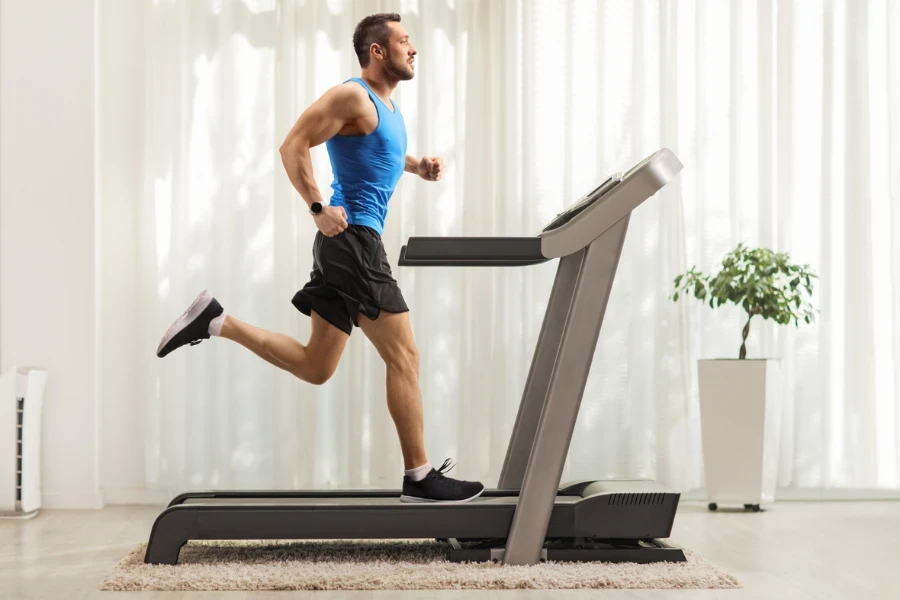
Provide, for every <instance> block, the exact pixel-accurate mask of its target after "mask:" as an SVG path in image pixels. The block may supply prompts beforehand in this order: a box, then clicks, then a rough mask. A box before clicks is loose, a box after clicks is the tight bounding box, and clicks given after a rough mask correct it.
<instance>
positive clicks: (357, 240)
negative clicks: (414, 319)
mask: <svg viewBox="0 0 900 600" xmlns="http://www.w3.org/2000/svg"><path fill="white" fill-rule="evenodd" d="M291 303H292V304H293V305H294V306H296V307H297V310H299V311H300V312H302V313H303V314H304V315H306V316H309V315H310V312H311V311H316V313H318V314H319V316H321V317H322V318H323V319H325V320H326V321H328V322H329V323H331V324H332V325H334V326H335V327H337V328H338V329H340V330H341V331H343V332H344V333H346V334H347V335H350V332H351V331H353V326H354V325H356V326H357V327H359V322H358V320H357V315H359V313H362V314H364V315H365V316H367V317H368V318H370V319H377V318H378V315H379V314H380V313H381V311H382V310H385V311H387V312H392V313H400V312H406V311H408V310H409V308H408V307H407V306H406V300H404V299H403V294H402V293H400V288H399V287H398V286H397V282H396V281H395V280H394V278H393V276H392V275H391V266H390V264H388V259H387V254H386V253H385V251H384V244H382V243H381V236H379V235H378V232H377V231H375V230H374V229H372V228H371V227H365V226H362V225H350V226H348V227H347V229H345V230H344V231H343V232H342V233H339V234H338V235H336V236H334V237H327V236H326V235H324V234H323V233H322V232H321V231H319V232H317V233H316V240H315V242H314V243H313V270H312V273H310V280H309V283H307V284H306V285H304V286H303V289H302V290H300V291H299V292H297V293H296V294H294V299H293V300H291Z"/></svg>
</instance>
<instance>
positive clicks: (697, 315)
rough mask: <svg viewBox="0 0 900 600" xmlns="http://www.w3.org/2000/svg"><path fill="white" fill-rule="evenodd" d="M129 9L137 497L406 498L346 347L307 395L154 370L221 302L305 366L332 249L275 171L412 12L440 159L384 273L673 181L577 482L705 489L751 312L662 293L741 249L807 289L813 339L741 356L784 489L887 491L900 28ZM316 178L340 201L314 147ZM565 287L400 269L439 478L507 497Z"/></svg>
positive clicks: (888, 9) (234, 7) (566, 5)
mask: <svg viewBox="0 0 900 600" xmlns="http://www.w3.org/2000/svg"><path fill="white" fill-rule="evenodd" d="M142 10H143V11H144V16H145V17H146V28H145V30H144V35H145V36H146V40H145V44H144V45H143V48H144V49H143V51H142V54H141V55H140V56H137V55H136V56H135V63H134V68H135V69H141V70H143V72H144V82H145V90H146V93H145V99H144V104H143V106H142V107H140V111H139V114H140V118H141V119H142V122H143V123H144V127H145V136H144V140H145V143H144V146H143V148H142V149H141V148H124V149H121V151H123V152H131V153H140V155H141V158H140V165H141V166H140V183H137V182H135V185H134V188H133V196H131V197H130V198H128V199H127V201H128V202H133V203H135V206H136V209H135V210H136V211H137V214H138V215H139V217H138V218H137V220H136V222H135V223H134V224H133V225H132V226H133V227H134V229H135V232H136V235H134V236H133V238H129V240H128V242H127V243H117V244H106V245H103V244H101V247H102V252H103V253H112V254H120V253H132V254H134V255H135V256H136V257H137V259H136V268H134V269H133V270H130V271H119V272H116V273H112V274H110V273H107V276H109V277H115V278H117V282H118V285H119V290H118V293H116V294H112V293H110V294H109V295H108V297H105V298H104V303H105V304H106V305H107V306H109V305H111V304H113V305H114V304H115V303H116V302H117V301H118V300H117V299H118V298H124V297H140V298H141V299H142V300H141V302H140V305H141V310H142V313H141V317H140V323H139V324H138V325H136V326H135V327H136V328H137V329H138V330H139V334H138V335H139V337H140V339H141V340H142V342H143V343H142V346H141V348H142V350H140V351H139V352H138V351H135V350H127V349H126V350H123V352H126V354H124V355H123V356H121V357H120V359H121V360H128V361H129V363H130V364H138V365H139V368H138V369H136V371H137V373H138V374H137V375H136V376H135V377H134V379H133V380H132V381H130V386H131V387H130V389H124V387H123V386H121V385H120V386H119V388H118V389H117V388H116V386H114V385H108V386H106V387H105V388H104V392H103V394H104V397H103V402H104V404H106V405H111V404H120V403H122V402H126V401H127V402H129V404H128V406H129V407H130V410H132V411H134V412H135V414H139V415H140V418H139V419H133V420H132V424H131V425H129V426H130V427H131V428H132V431H131V435H130V436H128V440H129V441H128V444H130V448H131V453H132V454H133V455H134V456H135V457H137V458H136V459H135V461H136V463H137V462H139V464H135V465H134V467H135V469H138V470H141V471H142V473H143V482H144V483H143V485H145V486H146V488H148V489H153V490H159V491H164V492H174V491H177V490H181V489H188V488H210V487H217V488H249V487H261V488H297V487H397V486H398V485H399V483H400V474H401V470H402V460H401V456H400V451H399V444H398V442H397V440H396V434H395V431H394V428H393V424H392V422H391V420H390V417H389V415H388V412H387V410H386V405H385V391H384V369H383V366H382V363H381V361H380V359H379V358H378V356H377V354H376V353H375V352H374V350H373V349H372V348H371V347H370V346H369V345H368V343H367V342H366V340H365V338H364V336H363V335H361V332H359V331H355V332H354V334H353V335H352V337H351V342H350V344H349V346H348V348H347V351H346V354H345V356H344V358H343V361H342V363H341V365H340V367H339V369H338V371H337V373H336V375H335V376H334V378H333V379H332V380H331V381H330V382H329V383H328V384H327V385H325V386H323V387H319V388H317V387H312V386H309V385H306V384H303V383H301V382H299V381H297V380H295V379H293V378H292V377H291V376H289V375H287V374H285V373H282V372H280V371H278V370H276V369H274V368H273V367H271V366H270V365H268V364H267V363H264V362H263V361H261V360H259V359H257V358H256V357H254V356H253V355H251V354H250V353H249V352H247V351H245V350H243V349H242V348H240V347H237V346H235V345H233V344H230V343H227V342H224V341H221V340H213V341H210V342H205V343H204V344H203V345H201V346H199V347H197V348H191V349H189V350H183V351H180V352H178V353H176V354H173V355H172V356H171V357H169V358H167V359H166V360H164V361H159V360H157V359H155V358H153V357H152V352H151V350H152V349H154V348H155V347H156V342H157V341H158V339H159V337H160V336H161V334H162V333H163V331H164V330H165V328H166V326H167V325H168V324H169V323H170V322H171V320H172V319H173V318H174V317H176V316H177V315H178V314H179V313H180V312H181V311H182V310H183V309H184V307H185V306H186V304H187V303H188V302H190V300H191V299H192V298H193V297H194V296H195V295H196V294H197V293H198V292H199V291H200V290H201V289H204V288H209V289H210V290H212V291H213V293H215V294H216V295H217V297H218V298H219V299H220V300H221V301H222V302H223V304H224V305H225V307H226V308H227V309H228V310H229V311H230V312H232V313H233V314H235V315H236V316H238V317H239V318H242V319H244V320H247V321H250V322H252V323H254V324H257V325H259V326H261V327H265V328H269V329H273V330H277V331H282V332H285V333H289V334H292V335H295V336H297V337H298V338H299V339H301V340H304V341H305V340H306V339H307V336H308V334H309V322H308V319H306V317H303V316H302V315H300V314H299V313H297V311H296V310H295V309H294V308H293V306H292V305H291V304H290V298H291V296H292V295H293V293H294V292H295V291H296V290H297V289H298V288H299V287H300V286H302V285H303V283H304V282H305V281H306V279H307V276H308V273H309V270H310V267H311V255H310V247H311V242H312V238H313V235H314V233H315V229H314V227H313V225H312V223H311V222H310V220H309V218H308V215H307V214H306V212H305V207H304V205H303V204H302V201H301V200H300V199H299V198H298V196H297V194H296V192H295V191H294V190H293V188H292V187H291V186H290V183H289V182H288V180H287V177H286V176H285V175H284V173H283V170H282V167H281V165H280V161H279V160H278V155H277V147H278V145H279V144H280V142H281V139H282V137H283V135H284V134H285V132H286V131H287V130H288V129H289V128H290V126H291V124H292V123H293V121H294V120H295V119H296V117H297V116H298V115H299V113H300V112H301V111H302V110H303V108H305V106H307V105H308V104H309V103H310V102H312V101H313V100H314V99H315V98H316V97H318V96H319V95H320V94H321V93H322V92H324V91H325V90H326V89H327V88H329V87H330V86H332V85H335V84H337V83H339V82H341V81H343V80H345V79H346V78H348V77H351V76H354V75H356V74H358V72H359V67H358V64H357V63H356V59H355V56H354V55H353V52H352V47H351V43H350V39H351V34H352V31H353V27H354V25H355V24H356V22H357V21H358V20H359V19H360V18H362V17H363V16H365V15H366V14H370V13H373V12H381V11H396V12H400V13H401V14H402V16H403V23H404V25H405V27H406V28H407V30H408V31H409V32H410V33H411V35H412V40H413V42H414V44H415V45H416V46H417V48H418V50H419V61H418V68H417V72H418V74H417V76H416V78H415V79H414V80H413V81H411V82H408V83H403V84H401V85H400V86H399V88H398V90H397V92H396V94H395V100H396V101H397V103H398V104H399V106H400V108H401V110H402V111H403V114H404V117H405V119H406V122H407V127H408V131H409V139H410V148H409V150H410V153H412V154H416V155H421V154H426V153H428V154H438V155H441V156H443V157H444V158H445V161H446V175H445V178H444V180H443V182H442V183H440V184H429V183H425V182H423V181H420V180H417V179H416V178H414V177H412V176H409V175H407V176H405V177H404V178H403V180H402V181H401V183H400V187H399V188H398V191H397V193H396V194H395V196H394V198H393V199H392V201H391V205H390V214H389V217H388V221H387V227H386V231H385V236H384V241H385V245H386V246H387V249H388V253H389V256H390V258H391V260H392V261H396V256H397V254H398V252H399V249H400V246H401V244H402V243H403V241H404V240H405V239H406V238H407V237H409V236H412V235H528V234H533V233H536V232H537V231H538V230H539V229H540V228H541V227H542V226H543V225H544V224H545V223H546V222H547V221H549V219H550V218H552V217H553V216H554V215H555V214H556V213H557V212H559V211H560V210H561V209H563V208H565V207H566V206H567V205H568V204H570V203H571V202H572V201H574V200H575V199H576V198H577V197H578V196H579V195H580V194H582V193H584V191H586V190H587V189H589V188H590V187H591V186H593V185H595V184H596V183H598V182H599V181H601V180H602V179H604V178H605V177H606V176H607V175H608V174H609V173H611V172H613V171H616V170H623V169H626V168H628V167H630V166H631V165H633V164H634V163H636V162H637V161H639V160H640V159H642V158H644V157H645V156H646V155H648V154H650V153H651V152H653V151H655V150H656V149H658V148H660V147H662V146H668V147H670V148H672V149H673V150H674V151H675V153H676V154H677V155H678V156H679V157H680V158H681V160H682V162H683V163H684V164H685V169H684V171H683V172H682V174H681V175H680V177H679V179H678V180H677V181H676V182H674V183H673V184H671V185H669V186H668V187H667V188H665V189H664V190H663V191H662V192H661V193H660V194H659V195H658V196H657V197H655V198H654V199H652V200H651V201H649V202H647V203H646V204H645V205H644V206H642V207H641V208H640V209H639V210H638V211H637V212H636V213H635V215H634V217H633V219H632V223H631V226H630V231H629V235H628V239H627V241H626V245H625V249H624V253H623V256H622V260H621V263H620V266H619V271H618V275H617V279H616V282H615V285H614V288H613V293H612V298H611V300H610V304H609V308H608V310H607V314H606V319H605V321H604V326H603V330H602V333H601V337H600V341H599V344H598V347H597V351H596V355H595V358H594V363H593V369H592V373H591V377H590V380H589V382H588V386H587V389H586V391H585V396H584V401H583V404H582V409H581V414H580V418H579V421H578V425H577V430H576V432H575V436H574V438H573V440H572V446H571V450H570V453H569V460H568V463H567V467H566V472H565V473H564V478H580V477H596V478H606V477H653V478H658V479H660V480H661V481H663V482H666V483H668V484H670V485H672V486H674V487H676V488H678V489H681V490H688V489H694V488H698V487H701V486H702V484H703V468H702V458H701V456H702V455H701V447H700V435H699V415H698V408H697V399H696V366H695V364H696V362H695V361H696V359H698V358H709V357H732V356H735V355H736V353H737V350H738V347H739V345H740V343H739V336H740V329H741V327H742V324H743V323H742V320H741V315H740V313H739V312H738V311H737V310H732V309H726V308H723V309H720V310H718V311H715V312H713V311H710V310H709V309H708V307H707V308H704V307H702V306H700V305H699V303H698V304H697V305H691V304H679V305H675V304H672V303H671V302H669V301H668V300H667V297H668V294H669V292H670V288H671V281H672V279H673V278H674V276H675V275H676V274H677V273H679V272H681V271H683V270H684V269H686V268H687V267H688V266H690V265H691V264H697V265H698V266H699V267H700V268H701V269H706V270H708V269H712V268H714V266H715V264H716V262H717V261H718V259H720V258H721V256H722V255H723V254H724V253H725V252H726V251H727V250H729V249H731V248H732V247H733V246H734V245H735V244H736V243H738V242H739V241H745V242H747V243H750V244H754V245H763V246H768V247H772V248H775V249H777V250H786V251H790V252H791V253H792V256H793V257H794V259H795V260H797V261H800V262H807V263H810V264H812V265H813V266H814V267H815V268H816V269H817V270H818V271H819V273H820V275H821V279H820V281H819V282H818V289H817V294H816V301H817V305H818V307H819V308H820V309H821V314H820V317H819V321H818V323H817V324H816V325H815V326H812V327H804V328H801V329H799V330H794V329H787V328H782V329H777V328H775V327H773V326H771V325H769V324H766V325H763V324H762V323H755V324H754V330H753V332H752V334H751V338H750V342H749V351H750V354H751V355H752V356H771V357H780V358H782V359H783V368H784V372H785V375H786V376H785V383H784V393H785V405H784V417H785V430H784V435H783V439H782V459H781V477H780V484H781V485H782V486H794V487H802V488H856V489H863V488H867V489H871V488H897V487H898V486H900V464H898V458H900V450H898V446H900V412H898V405H900V403H898V398H900V385H898V384H900V381H898V379H897V375H896V373H897V372H898V368H897V367H898V361H900V335H898V328H900V308H898V307H900V284H896V283H895V282H896V281H900V242H898V241H897V240H900V236H898V235H897V234H898V233H900V209H898V208H897V205H898V202H900V89H898V86H900V83H898V82H900V50H898V47H900V42H898V40H900V5H898V4H897V3H896V2H892V1H889V0H869V1H868V2H863V1H853V2H849V1H847V2H841V1H834V2H831V1H827V0H826V1H824V2H821V3H819V2H800V1H796V2H793V1H780V2H776V1H774V0H768V1H766V0H761V1H759V2H750V1H744V2H739V1H735V2H724V1H722V2H720V1H706V2H702V1H697V2H687V1H679V2H677V3H676V2H674V1H673V2H669V1H664V0H645V1H631V0H620V1H612V0H607V1H593V0H585V1H583V2H582V1H577V0H572V1H562V0H559V1H556V0H536V1H533V2H513V1H497V0H482V1H466V0H456V1H454V0H438V1H424V0H404V1H396V0H395V1H387V0H382V1H371V2H364V1H356V2H349V1H341V0H328V1H327V2H320V1H313V0H306V1H304V0H279V1H275V0H257V1H253V0H245V1H238V0H219V1H208V2H206V1H205V2H194V1H187V0H156V1H154V2H152V3H149V2H148V3H146V4H145V5H144V6H143V8H142ZM102 80H103V78H102V77H101V81H102ZM102 95H103V90H101V97H102ZM111 101H115V99H112V100H111ZM102 118H103V116H102V114H101V121H102ZM101 124H102V123H101ZM108 151H109V152H112V150H108ZM114 159H115V157H113V156H101V166H102V165H103V164H104V161H106V163H105V164H110V163H111V162H114ZM313 161H314V167H315V171H316V176H317V181H318V182H319V185H320V188H321V189H322V190H323V191H324V192H326V193H327V191H328V189H329V188H328V186H329V184H330V181H331V173H330V169H329V165H328V159H327V155H326V152H325V149H324V147H321V148H317V149H315V150H314V151H313ZM101 171H102V173H103V175H102V176H103V177H109V176H111V175H108V174H107V173H108V172H109V171H110V170H106V171H103V170H102V168H101ZM107 201H110V200H104V202H107ZM116 201H122V200H121V199H117V200H116ZM108 262H110V263H112V262H113V261H111V260H110V261H108ZM100 264H101V268H102V265H104V264H106V263H105V262H104V259H103V257H102V256H101V262H100ZM554 272H555V264H547V265H542V266H538V267H531V268H522V269H453V268H448V269H433V268H424V269H409V268H397V267H396V266H395V269H394V274H395V276H396V277H397V279H398V281H399V282H400V285H401V288H402V289H403V290H404V292H405V295H406V297H407V300H408V302H409V304H410V307H411V309H412V321H413V328H414V332H415V335H416V339H417V342H418V345H419V348H420V351H421V354H422V362H421V365H422V373H421V383H422V391H423V398H424V403H425V420H426V423H425V429H426V443H427V449H428V452H429V455H430V456H431V459H432V461H433V462H434V461H440V460H443V458H444V457H446V456H454V457H456V458H457V459H458V461H459V467H458V468H457V471H456V474H457V475H458V476H462V477H465V478H468V479H482V480H484V481H485V482H486V483H488V484H489V485H490V484H493V483H496V479H497V476H498V474H499V470H500V467H501V464H502V460H503V453H504V452H505V449H506V443H507V440H508V436H509V433H510V429H511V426H512V423H513V421H514V418H515V413H516V409H517V406H518V402H519V397H520V393H521V390H522V387H523V385H524V379H525V376H526V374H527V371H528V367H529V364H530V358H531V352H532V350H533V347H534V343H535V341H536V338H537V334H538V331H539V328H540V324H541V319H542V317H543V310H544V306H545V303H546V300H547V296H548V294H549V290H550V286H551V283H552V279H553V276H554ZM124 290H130V294H125V293H124ZM101 343H102V344H103V345H104V346H103V348H104V349H105V350H106V352H107V353H110V354H114V353H115V351H116V349H117V348H119V346H117V345H116V344H118V343H119V342H118V341H117V340H115V339H114V338H105V339H103V340H102V342H101ZM129 394H130V395H132V396H133V397H129V398H128V399H127V400H126V399H125V396H126V395H129ZM105 426H107V427H114V426H116V425H115V424H105ZM136 448H137V449H138V450H135V449H136ZM120 450H121V449H120ZM107 484H108V485H115V482H110V481H107Z"/></svg>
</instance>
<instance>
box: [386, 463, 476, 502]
mask: <svg viewBox="0 0 900 600" xmlns="http://www.w3.org/2000/svg"><path fill="white" fill-rule="evenodd" d="M455 466H456V465H454V464H451V463H450V459H449V458H448V459H447V460H445V461H444V464H442V465H441V468H440V469H431V472H430V473H429V474H428V475H426V476H425V478H424V479H422V480H421V481H412V480H411V479H410V478H409V477H404V478H403V494H402V495H401V496H400V502H444V503H447V504H459V503H462V502H469V501H470V500H474V499H475V498H477V497H478V496H480V495H481V492H483V491H484V486H483V485H481V483H479V482H477V481H459V480H458V479H451V478H449V477H447V476H446V475H445V473H447V471H449V470H450V469H452V468H453V467H455Z"/></svg>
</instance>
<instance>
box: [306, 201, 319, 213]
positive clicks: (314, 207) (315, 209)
mask: <svg viewBox="0 0 900 600" xmlns="http://www.w3.org/2000/svg"><path fill="white" fill-rule="evenodd" d="M309 209H310V210H311V211H312V212H313V213H315V214H319V213H320V212H322V203H321V202H313V203H312V206H310V207H309Z"/></svg>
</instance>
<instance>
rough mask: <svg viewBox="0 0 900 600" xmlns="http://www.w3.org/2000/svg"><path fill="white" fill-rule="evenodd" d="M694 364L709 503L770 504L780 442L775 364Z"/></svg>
mask: <svg viewBox="0 0 900 600" xmlns="http://www.w3.org/2000/svg"><path fill="white" fill-rule="evenodd" d="M697 363H698V364H697V368H698V375H699V384H700V421H701V427H702V431H703V463H704V467H705V470H706V493H707V496H708V497H709V501H710V503H711V504H712V503H715V504H717V505H718V504H738V505H742V504H743V505H754V506H755V505H762V504H768V503H771V502H773V501H774V500H775V483H776V477H777V474H778V446H779V440H780V436H781V398H780V386H779V383H778V378H779V366H780V365H779V361H778V360H775V359H761V360H700V361H697ZM711 508H712V506H711Z"/></svg>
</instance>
